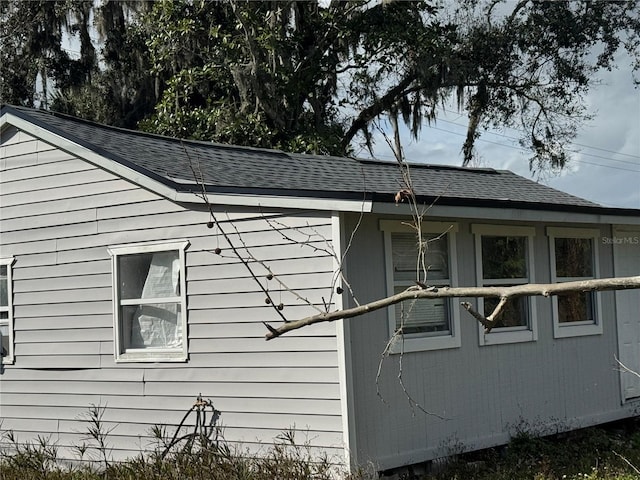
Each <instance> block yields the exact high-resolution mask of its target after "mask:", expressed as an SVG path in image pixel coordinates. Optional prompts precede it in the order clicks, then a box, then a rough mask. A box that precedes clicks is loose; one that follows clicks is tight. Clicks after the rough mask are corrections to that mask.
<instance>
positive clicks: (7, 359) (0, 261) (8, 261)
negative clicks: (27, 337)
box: [0, 257, 15, 365]
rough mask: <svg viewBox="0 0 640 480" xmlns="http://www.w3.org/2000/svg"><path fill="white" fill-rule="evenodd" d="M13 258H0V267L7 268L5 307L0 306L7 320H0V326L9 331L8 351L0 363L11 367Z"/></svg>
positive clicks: (12, 355)
mask: <svg viewBox="0 0 640 480" xmlns="http://www.w3.org/2000/svg"><path fill="white" fill-rule="evenodd" d="M14 262H15V258H14V257H4V258H0V265H6V267H7V305H5V306H0V312H7V318H6V319H4V320H0V324H2V325H7V327H8V328H7V330H8V331H9V342H8V343H9V351H8V352H7V355H5V356H4V357H2V359H1V362H2V364H4V365H11V364H13V363H14V362H15V354H14V345H13V343H14V341H13V336H14V322H13V263H14Z"/></svg>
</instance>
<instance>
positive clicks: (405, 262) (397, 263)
mask: <svg viewBox="0 0 640 480" xmlns="http://www.w3.org/2000/svg"><path fill="white" fill-rule="evenodd" d="M423 238H424V240H423V241H424V242H426V245H425V247H424V248H425V250H424V262H420V261H419V259H418V244H417V237H416V235H415V234H413V233H392V234H391V245H392V250H393V270H394V271H393V279H394V280H395V281H415V280H418V279H419V280H421V281H422V280H424V273H423V271H424V269H426V270H427V281H428V280H443V279H447V278H449V268H448V267H449V262H448V257H449V250H448V247H447V236H446V235H442V236H440V235H425V236H424V237H423Z"/></svg>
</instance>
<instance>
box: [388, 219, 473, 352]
mask: <svg viewBox="0 0 640 480" xmlns="http://www.w3.org/2000/svg"><path fill="white" fill-rule="evenodd" d="M380 228H381V230H383V232H384V239H385V263H386V271H387V294H388V295H394V294H397V293H401V292H403V291H405V290H406V289H407V288H408V287H411V286H416V281H419V282H421V283H423V284H426V285H428V286H434V287H443V286H456V285H457V262H456V253H455V252H456V246H455V233H456V231H457V225H456V224H451V223H445V222H425V224H424V225H423V226H422V227H421V229H422V230H421V231H422V235H423V236H422V241H423V242H425V244H424V250H423V256H422V258H420V257H419V255H418V250H419V249H418V239H417V236H416V231H415V230H414V229H413V228H412V227H410V226H409V225H408V224H407V223H404V222H398V221H386V220H382V221H381V222H380ZM456 307H457V305H456ZM397 331H401V332H402V334H401V335H400V336H399V340H398V341H395V342H394V343H393V344H392V346H391V351H392V352H394V353H400V352H411V351H419V350H437V349H442V348H455V347H459V346H460V344H461V340H460V315H459V309H458V308H454V306H453V301H452V300H451V299H447V298H438V299H420V300H416V301H412V302H408V301H406V302H402V303H400V304H396V305H392V306H391V307H390V308H389V334H390V336H393V335H394V334H395V332H397Z"/></svg>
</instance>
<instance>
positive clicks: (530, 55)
mask: <svg viewBox="0 0 640 480" xmlns="http://www.w3.org/2000/svg"><path fill="white" fill-rule="evenodd" d="M445 5H446V6H445V7H443V6H441V5H440V4H439V3H435V2H434V3H430V2H400V1H398V2H393V1H386V2H382V3H375V2H368V1H363V0H355V1H331V2H312V1H265V2H246V1H240V0H230V1H227V2H205V1H201V0H189V1H185V0H166V1H156V2H116V1H113V0H105V1H102V2H97V3H95V4H94V3H93V2H90V1H80V0H66V1H58V2H47V1H37V2H20V1H8V2H2V10H1V14H2V16H1V21H2V25H1V26H2V29H1V30H2V32H3V37H2V41H3V49H2V53H1V56H2V58H0V60H1V61H2V87H1V88H2V89H1V90H0V93H1V94H2V98H3V101H5V102H9V103H17V104H25V105H34V104H40V105H43V106H48V107H49V108H53V109H57V110H62V111H65V112H67V113H72V114H76V115H79V116H83V117H86V118H89V119H94V120H99V121H103V122H107V123H112V124H116V125H120V126H126V127H138V128H142V129H145V130H149V131H153V132H157V133H163V134H169V135H175V136H179V137H188V138H197V139H207V140H215V141H219V142H230V143H236V144H243V145H253V146H262V147H279V148H283V149H286V150H290V151H313V152H318V153H328V154H340V155H342V154H348V153H349V152H350V151H351V149H352V148H353V147H354V146H355V145H356V144H358V143H364V144H368V145H369V146H371V145H370V140H371V132H372V123H373V122H374V121H375V120H376V119H378V118H381V117H385V118H389V119H391V123H392V125H395V124H397V123H398V122H405V123H406V124H407V125H408V126H409V127H410V129H411V132H412V133H413V134H414V135H416V136H418V135H419V134H420V130H421V127H422V126H424V125H425V123H428V122H433V121H435V120H436V119H437V117H438V113H439V109H440V108H442V106H443V102H446V101H451V100H454V101H456V102H457V104H458V106H459V107H460V109H461V110H463V111H465V112H466V113H467V114H468V133H467V137H466V140H465V141H464V144H463V145H462V151H463V154H464V163H465V164H466V163H468V162H469V160H470V159H471V158H472V156H473V147H474V142H475V141H476V139H477V138H478V136H479V135H480V134H481V132H482V129H483V128H487V127H504V126H515V127H517V128H519V129H522V130H524V132H525V134H524V135H523V137H522V140H521V141H522V144H523V145H524V146H526V147H528V148H529V149H530V150H531V152H532V155H531V167H532V168H533V169H546V168H562V167H563V166H564V164H565V162H566V160H567V153H566V150H565V149H564V148H563V146H564V145H565V144H566V142H567V141H568V140H571V138H572V137H573V135H574V134H575V132H576V128H577V126H578V125H579V124H580V122H581V121H583V120H585V119H586V118H588V116H589V114H590V112H589V111H588V110H587V109H586V107H585V102H584V96H585V94H586V93H587V92H588V91H589V88H590V87H591V86H592V85H593V84H594V82H596V81H597V72H598V71H599V70H600V69H610V68H613V67H614V66H615V62H614V60H615V55H616V53H617V52H618V51H619V49H620V48H623V47H625V48H627V49H628V51H629V52H631V54H632V56H633V58H636V59H637V58H638V55H637V54H638V38H639V35H638V34H639V32H640V15H639V13H640V4H638V3H637V2H634V1H620V2H612V1H608V0H601V1H598V0H593V1H577V0H576V1H571V2H569V1H567V2H564V1H548V2H544V1H532V0H521V1H518V2H511V1H509V2H505V1H499V0H492V1H478V0H458V1H457V2H451V3H448V2H445ZM92 23H93V25H92ZM65 32H67V33H70V34H73V35H75V36H76V38H77V39H78V43H79V44H80V47H79V48H80V57H79V58H76V59H72V58H71V57H70V56H69V55H68V53H67V52H66V50H65V49H64V48H62V38H63V36H64V35H63V34H64V33H65ZM91 32H97V33H98V35H97V37H96V38H98V41H97V42H96V41H93V42H92V40H91V35H90V33H91ZM94 36H95V35H94ZM17 53H19V54H17ZM636 67H637V65H636ZM38 79H39V81H38ZM38 84H39V85H40V88H38V87H37V85H38ZM38 100H39V101H38ZM140 121H141V122H140ZM138 122H140V123H138Z"/></svg>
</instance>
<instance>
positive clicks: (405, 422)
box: [0, 106, 640, 470]
mask: <svg viewBox="0 0 640 480" xmlns="http://www.w3.org/2000/svg"><path fill="white" fill-rule="evenodd" d="M0 129H1V135H2V136H1V142H2V143H1V147H0V235H1V236H0V332H1V333H2V345H3V349H4V358H3V363H4V365H3V370H2V373H1V374H0V417H1V418H2V424H1V425H0V428H1V429H2V430H5V431H6V430H12V431H13V432H14V433H15V435H16V437H17V438H18V439H20V440H21V441H28V440H30V439H33V438H35V437H36V436H37V435H44V436H50V437H51V438H52V440H53V441H55V442H56V443H57V444H58V445H59V446H61V447H62V450H63V451H64V449H65V448H64V447H70V446H73V445H77V444H80V443H82V438H83V436H84V434H83V433H82V430H83V425H82V415H83V414H84V413H85V412H86V411H87V409H88V408H89V407H90V406H91V405H92V404H93V405H100V406H105V407H106V409H105V417H104V419H105V421H106V422H107V426H108V427H113V428H114V429H113V431H112V433H111V435H110V438H109V440H110V442H111V443H112V447H113V456H114V457H115V458H124V457H127V456H133V455H135V454H136V453H137V452H138V451H139V450H140V448H150V446H151V443H152V442H151V439H150V438H149V436H148V435H149V430H150V428H151V427H152V426H153V425H157V424H164V425H167V426H169V429H170V428H171V426H172V425H177V424H178V423H179V422H180V420H181V419H182V417H183V415H184V413H185V411H186V410H187V409H188V408H189V407H190V406H191V405H192V404H193V401H194V400H195V398H196V397H197V396H198V395H202V397H204V398H209V399H211V400H212V402H213V404H214V406H215V407H216V408H217V409H218V410H220V411H221V415H220V419H219V425H220V426H221V427H222V428H223V433H224V437H225V438H226V440H227V441H229V442H232V443H237V444H239V445H242V446H243V448H244V447H246V448H249V449H254V450H258V449H260V448H263V447H264V445H265V444H268V443H269V442H271V441H273V439H274V438H275V437H276V436H278V435H279V434H280V433H281V432H282V431H284V430H287V429H294V430H296V431H297V436H298V438H299V439H300V440H305V441H307V442H308V443H309V444H310V445H311V446H312V448H313V449H317V450H318V451H323V452H326V453H327V454H328V455H329V456H330V457H331V458H333V459H335V460H336V461H337V462H341V461H345V459H349V460H350V461H351V462H352V463H354V464H363V463H365V462H373V463H374V464H375V465H377V466H378V468H379V469H381V470H383V469H389V468H394V467H398V466H401V465H407V464H411V463H418V462H423V461H428V460H430V459H433V458H436V457H439V456H442V455H445V454H447V453H449V452H450V449H451V447H452V446H454V445H458V446H461V448H463V449H475V448H481V447H484V446H489V445H495V444H499V443H502V442H505V441H507V440H508V437H509V434H510V432H512V431H513V429H514V428H515V427H516V426H518V425H523V424H529V425H533V426H536V427H545V426H546V427H548V428H549V429H552V430H556V429H561V430H562V429H571V428H575V427H579V426H585V425H591V424H596V423H600V422H605V421H609V420H614V419H619V418H624V417H627V416H631V415H633V414H634V413H635V412H636V411H637V408H638V405H640V403H638V399H640V381H639V379H638V378H637V377H635V376H633V375H631V374H624V373H621V372H620V371H619V370H620V369H619V368H617V365H616V358H619V359H620V360H621V361H622V362H623V363H624V364H625V365H627V366H629V367H631V368H640V341H639V340H638V339H640V313H639V312H640V291H638V290H634V291H625V292H602V293H598V294H595V295H588V296H578V297H576V298H573V299H560V300H558V299H553V300H552V299H549V298H531V299H529V300H525V301H523V303H521V304H518V305H514V306H513V309H512V310H511V311H510V312H511V313H510V315H511V317H510V318H511V320H509V321H506V320H505V326H504V327H503V328H496V329H494V330H493V331H492V332H491V333H489V334H484V333H483V331H482V330H481V328H480V326H479V325H478V323H477V322H476V321H475V320H473V319H472V318H471V317H470V316H468V314H467V313H466V312H464V311H463V310H462V309H461V308H460V307H459V305H458V302H457V301H453V300H452V301H444V302H429V301H424V302H419V304H416V306H415V310H411V312H412V313H409V315H408V317H406V318H405V317H403V318H404V320H403V321H405V322H406V323H405V327H406V332H407V333H406V334H405V336H404V339H403V341H400V342H396V344H394V345H393V346H392V347H391V353H390V354H389V356H388V357H386V359H385V360H384V362H383V363H382V367H381V375H380V376H379V377H378V379H377V380H376V375H377V371H378V364H379V361H380V358H381V353H382V352H383V351H384V349H385V346H386V345H387V343H388V341H389V339H390V335H391V332H392V330H393V329H394V328H395V326H396V322H397V321H400V320H399V319H400V318H401V317H400V314H399V313H398V312H399V311H400V309H399V307H395V308H391V309H389V310H380V311H377V312H373V313H370V314H367V315H365V316H363V317H360V318H356V319H352V320H349V321H338V322H333V323H325V324H318V325H314V326H310V327H306V328H303V329H301V330H298V331H296V332H292V333H290V334H287V335H285V336H283V337H281V338H278V339H276V340H272V341H269V342H266V341H265V340H264V335H265V333H266V332H267V330H266V327H265V325H264V323H263V322H266V323H268V324H271V325H277V324H278V323H279V322H280V321H281V317H280V313H281V314H283V315H285V316H286V317H287V318H288V319H297V318H303V317H305V316H307V315H310V314H313V313H315V312H317V311H318V309H320V310H322V309H325V308H330V309H332V310H333V309H336V308H343V307H347V306H353V305H355V300H354V299H353V297H352V296H351V295H350V290H349V288H348V285H347V284H346V283H345V282H343V281H342V280H341V278H340V276H339V274H338V270H339V266H340V265H339V264H340V262H339V260H340V259H342V258H343V257H344V258H345V260H344V261H343V262H342V265H341V267H342V270H343V272H344V273H345V275H346V278H347V279H348V282H349V285H350V287H351V289H352V291H353V293H355V297H356V298H357V300H358V301H359V302H360V303H363V302H367V301H371V300H375V299H378V298H381V297H383V296H386V295H388V294H390V293H393V291H397V289H402V288H406V286H408V285H409V284H410V282H411V278H410V276H407V272H408V270H409V268H407V267H406V257H407V255H409V256H410V255H411V248H412V246H411V240H410V238H411V237H410V235H411V234H410V233H407V227H406V225H405V224H406V221H407V219H408V218H409V216H408V215H409V210H408V208H407V206H406V205H396V204H395V203H394V200H393V199H394V193H395V192H396V191H397V190H398V185H399V183H398V177H397V172H396V167H395V166H394V165H392V164H386V163H380V162H370V161H361V160H355V159H341V158H333V157H320V156H304V155H294V154H286V153H283V152H278V151H271V150H260V149H251V148H244V147H232V146H223V145H215V144H209V143H204V142H189V141H184V142H182V141H178V140H174V139H168V138H165V137H158V136H153V135H148V134H142V133H139V132H131V131H126V130H120V129H115V128H111V127H105V126H101V125H96V124H91V123H89V122H85V121H82V120H78V119H74V118H70V117H65V116H62V115H57V114H55V115H54V114H51V113H47V112H42V111H36V110H31V109H26V108H18V107H10V106H5V107H3V109H2V112H1V114H0ZM411 171H412V176H413V180H414V186H415V188H416V192H417V193H418V196H419V198H420V199H421V201H423V202H425V203H426V204H430V203H431V201H432V200H433V199H434V198H435V197H438V201H437V202H436V203H435V205H434V206H433V207H432V208H431V209H430V210H429V215H428V217H427V218H426V221H425V226H424V231H425V234H426V235H432V236H433V238H434V240H433V243H432V248H431V250H430V252H429V254H428V260H429V263H430V265H431V267H432V270H431V273H430V277H429V278H430V281H432V283H433V284H434V285H456V286H472V285H503V284H517V283H525V282H535V283H548V282H556V281H567V280H570V279H575V278H597V277H611V276H630V275H638V274H640V211H637V210H630V209H610V208H605V207H601V206H599V205H596V204H593V203H591V202H587V201H585V200H582V199H578V198H576V197H572V196H570V195H567V194H564V193H562V192H558V191H556V190H553V189H550V188H548V187H545V186H542V185H539V184H536V183H534V182H531V181H529V180H527V179H523V178H521V177H518V176H516V175H514V174H512V173H510V172H505V171H495V170H489V169H461V168H453V167H431V166H417V165H416V166H413V167H412V170H411ZM203 188H204V191H205V192H206V198H207V202H208V203H209V204H210V205H211V207H212V209H213V211H214V214H215V216H216V218H217V219H218V221H219V226H218V225H215V224H214V225H211V224H210V223H209V222H210V221H211V214H210V212H209V210H208V208H207V205H206V204H205V202H204V200H203V195H204V194H203ZM208 224H209V225H208ZM211 226H212V228H209V227H211ZM223 233H226V234H227V235H229V236H230V238H231V240H232V243H233V244H234V246H235V247H237V248H238V249H239V250H240V252H239V253H240V255H241V256H242V257H243V258H245V260H247V261H248V264H249V266H250V268H251V269H252V270H251V272H250V271H249V270H248V269H247V266H246V265H245V264H243V262H242V261H241V260H240V259H239V258H238V256H237V255H236V254H234V252H233V251H232V249H231V247H230V245H229V244H228V242H227V241H226V240H225V238H224V235H223ZM217 249H219V250H217ZM505 251H508V252H510V253H508V254H506V253H504V252H505ZM216 252H217V253H216ZM576 252H578V253H576ZM576 259H579V260H580V261H579V262H578V261H576ZM495 260H501V261H502V263H503V264H504V263H505V260H506V261H508V263H510V264H514V265H516V267H514V269H512V270H510V271H508V272H507V271H506V270H504V269H501V267H499V266H496V265H499V264H500V262H497V263H496V261H495ZM269 273H271V274H273V275H274V278H271V276H270V275H269ZM253 276H255V277H256V278H253ZM338 287H340V289H341V290H344V293H342V294H338V293H336V291H337V288H338ZM265 291H267V292H268V295H269V297H270V299H271V301H272V303H273V302H274V301H275V302H277V303H278V304H282V307H283V309H282V310H278V309H277V308H276V309H274V308H273V306H271V305H267V304H265V298H266V296H267V294H265ZM463 300H468V301H470V302H472V303H474V304H475V305H476V307H477V308H482V305H479V304H478V302H477V301H476V299H463ZM407 308H408V307H407ZM576 312H577V313H576ZM576 315H577V316H576ZM580 315H582V317H581V316H580ZM583 317H584V318H583ZM400 358H402V377H403V384H404V388H406V390H407V392H408V393H409V395H410V398H411V399H412V401H415V402H417V403H418V404H419V406H416V405H413V406H412V405H411V402H410V401H409V400H408V398H407V394H406V393H405V391H404V390H403V386H402V385H401V384H400V383H399V382H398V380H397V376H398V368H399V360H400ZM420 407H422V408H423V409H424V410H427V411H428V412H430V414H426V413H424V412H423V411H422V410H421V408H420ZM68 454H69V455H72V452H71V450H68Z"/></svg>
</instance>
